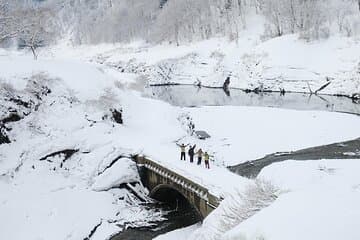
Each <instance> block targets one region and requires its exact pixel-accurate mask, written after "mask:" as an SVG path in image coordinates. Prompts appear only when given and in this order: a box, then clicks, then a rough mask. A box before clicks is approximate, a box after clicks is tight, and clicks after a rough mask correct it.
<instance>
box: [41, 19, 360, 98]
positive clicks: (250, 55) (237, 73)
mask: <svg viewBox="0 0 360 240" xmlns="http://www.w3.org/2000/svg"><path fill="white" fill-rule="evenodd" d="M258 22H259V19H258V18H257V22H256V21H255V20H254V21H250V22H249V24H250V25H251V24H253V25H254V27H253V29H254V30H252V31H250V30H248V31H244V32H242V34H243V35H241V37H240V38H239V39H238V41H237V42H230V41H229V40H228V39H226V38H213V39H209V40H205V41H200V42H195V43H189V44H186V45H181V46H178V47H177V46H174V45H169V44H161V45H150V44H145V43H138V44H136V45H100V46H96V47H94V46H86V47H81V48H76V49H73V50H72V51H69V50H64V47H63V46H58V48H53V49H51V52H52V55H54V56H58V57H60V58H61V57H69V56H72V57H73V58H74V57H75V58H81V59H84V60H87V61H92V62H94V63H98V64H100V65H103V66H107V67H108V68H115V69H118V68H121V69H122V70H123V71H124V72H125V73H129V74H137V75H138V76H140V77H141V78H143V79H145V80H146V81H147V83H150V84H166V83H180V84H198V83H201V84H202V85H203V86H211V87H222V85H223V82H224V80H225V78H226V77H227V76H231V84H230V87H235V88H241V89H255V88H258V87H260V88H264V89H266V90H273V91H279V89H280V88H282V89H285V90H286V91H287V92H290V91H291V92H310V89H309V86H310V88H311V91H316V90H317V89H319V88H320V87H321V86H323V85H324V84H326V83H327V81H328V80H330V81H331V83H330V85H329V86H328V87H326V88H325V89H323V90H322V91H321V92H320V93H323V94H342V95H347V96H351V95H352V94H354V93H358V92H359V91H360V85H359V67H360V65H359V64H360V59H359V53H360V44H359V39H358V38H356V37H354V38H346V37H342V36H331V37H330V38H329V39H324V40H318V41H313V42H307V41H305V40H303V39H299V36H298V35H285V36H282V37H278V38H274V39H270V40H266V41H261V40H260V39H261V37H260V36H261V33H262V29H257V28H258V26H260V25H261V24H259V23H258ZM249 29H252V28H249ZM84 49H88V51H85V50H84ZM44 55H45V56H46V55H48V53H47V52H45V53H44Z"/></svg>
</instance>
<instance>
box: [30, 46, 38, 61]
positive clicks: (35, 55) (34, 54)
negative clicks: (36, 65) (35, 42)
mask: <svg viewBox="0 0 360 240" xmlns="http://www.w3.org/2000/svg"><path fill="white" fill-rule="evenodd" d="M30 49H31V52H32V53H33V56H34V60H37V54H36V51H35V47H34V46H31V47H30Z"/></svg>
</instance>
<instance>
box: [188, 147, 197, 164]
mask: <svg viewBox="0 0 360 240" xmlns="http://www.w3.org/2000/svg"><path fill="white" fill-rule="evenodd" d="M195 147H196V144H195V145H194V146H192V147H190V148H189V151H188V154H189V157H190V162H191V163H192V162H194V155H195Z"/></svg>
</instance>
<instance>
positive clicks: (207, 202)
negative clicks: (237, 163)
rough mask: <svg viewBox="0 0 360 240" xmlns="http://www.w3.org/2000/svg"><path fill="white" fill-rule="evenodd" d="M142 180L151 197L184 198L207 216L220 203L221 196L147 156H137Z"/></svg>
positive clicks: (165, 198) (166, 200) (159, 198)
mask: <svg viewBox="0 0 360 240" xmlns="http://www.w3.org/2000/svg"><path fill="white" fill-rule="evenodd" d="M135 161H136V163H137V166H138V170H139V174H140V178H141V181H142V183H143V185H144V186H145V187H147V189H149V191H150V197H153V198H155V199H157V200H160V201H163V202H171V201H172V202H173V203H174V200H175V204H176V199H181V200H184V201H183V202H182V203H184V202H186V203H189V204H190V206H191V207H192V208H193V209H195V210H196V212H197V213H199V216H201V218H205V217H206V216H207V215H209V213H210V212H211V211H213V210H214V209H215V208H216V207H217V206H218V205H219V203H220V201H221V198H218V197H217V196H215V195H213V194H211V193H210V192H209V191H208V189H207V188H206V187H204V186H201V185H199V184H198V183H196V182H194V181H192V180H190V179H188V178H186V177H184V176H182V175H180V174H178V173H176V172H175V171H173V170H171V169H168V168H167V167H165V166H162V165H161V164H159V163H157V162H155V161H153V160H151V159H148V158H145V157H144V156H139V155H138V156H136V157H135Z"/></svg>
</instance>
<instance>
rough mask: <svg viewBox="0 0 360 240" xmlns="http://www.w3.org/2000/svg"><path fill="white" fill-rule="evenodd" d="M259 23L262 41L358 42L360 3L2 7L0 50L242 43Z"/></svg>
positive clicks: (91, 2) (303, 0)
mask: <svg viewBox="0 0 360 240" xmlns="http://www.w3.org/2000/svg"><path fill="white" fill-rule="evenodd" d="M254 17H255V18H257V19H258V22H259V24H262V25H263V27H264V33H263V36H262V38H264V39H269V38H273V37H277V36H282V35H284V34H292V33H299V36H300V37H301V38H304V39H306V40H308V41H311V40H316V39H320V38H328V37H329V36H330V35H333V34H341V35H344V36H354V35H357V34H359V32H360V0H196V1H192V0H181V1H179V0H136V1H134V0H123V1H115V0H66V1H59V0H37V1H35V0H13V1H8V0H0V43H1V45H2V46H3V47H4V46H5V47H6V46H13V45H14V43H16V44H18V45H20V46H23V47H24V46H29V47H37V46H42V45H48V44H53V43H56V41H58V40H61V39H67V40H70V41H71V42H72V43H73V44H75V45H77V44H98V43H115V42H131V41H134V40H145V41H147V42H151V43H161V42H169V43H174V44H177V45H180V44H183V43H187V42H193V41H198V40H204V39H209V38H212V37H219V36H220V37H224V36H225V37H228V38H229V39H230V40H236V39H238V38H239V36H240V35H241V32H242V30H244V29H247V28H248V27H249V26H248V25H247V22H248V19H249V18H254Z"/></svg>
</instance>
